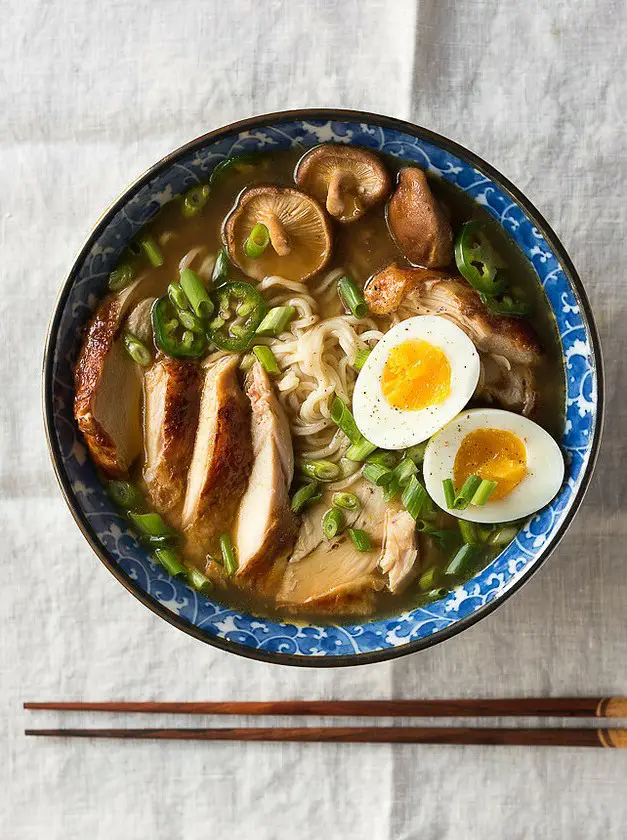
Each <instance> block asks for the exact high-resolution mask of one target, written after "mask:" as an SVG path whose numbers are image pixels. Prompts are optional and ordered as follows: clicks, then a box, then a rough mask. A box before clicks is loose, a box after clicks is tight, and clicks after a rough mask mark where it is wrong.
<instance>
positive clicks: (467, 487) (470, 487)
mask: <svg viewBox="0 0 627 840" xmlns="http://www.w3.org/2000/svg"><path fill="white" fill-rule="evenodd" d="M480 484H481V479H480V478H479V476H478V475H474V474H473V475H469V476H468V478H467V479H466V481H464V483H463V485H462V489H461V490H460V491H459V493H458V494H457V495H456V496H455V500H454V502H453V508H454V509H455V510H466V508H467V507H468V505H469V504H470V500H471V499H472V497H473V496H474V495H475V492H476V491H477V490H478V488H479V485H480Z"/></svg>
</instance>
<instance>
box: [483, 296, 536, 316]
mask: <svg viewBox="0 0 627 840" xmlns="http://www.w3.org/2000/svg"><path fill="white" fill-rule="evenodd" d="M481 300H482V301H483V302H484V303H485V305H486V306H487V308H488V309H489V310H490V312H494V313H495V315H507V316H509V317H512V318H522V317H523V316H524V315H529V313H530V312H531V306H530V305H529V304H528V303H527V301H525V300H520V299H516V298H514V297H513V296H512V295H511V294H509V293H507V294H500V295H494V296H492V295H486V294H482V295H481Z"/></svg>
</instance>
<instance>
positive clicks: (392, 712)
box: [24, 697, 627, 749]
mask: <svg viewBox="0 0 627 840" xmlns="http://www.w3.org/2000/svg"><path fill="white" fill-rule="evenodd" d="M24 708H25V709H29V710H35V709H36V710H42V711H43V710H45V711H64V712H113V713H115V712H127V713H143V714H146V713H147V714H186V715H252V716H272V715H291V716H316V717H344V716H352V717H407V718H409V717H453V718H459V717H563V718H581V717H584V718H592V717H593V718H601V719H616V718H627V697H555V698H533V697H529V698H512V699H489V700H471V699H469V700H464V699H460V700H292V701H284V700H282V701H274V702H272V701H270V702H198V703H152V702H102V703H57V702H50V703H24ZM25 734H26V735H40V736H58V737H66V738H129V739H142V740H146V739H156V740H164V741H293V742H305V743H312V742H336V743H371V744H374V743H378V744H494V745H503V746H552V747H613V748H619V749H627V729H619V728H600V727H598V728H587V729H583V728H572V727H568V728H551V729H549V728H520V729H514V728H474V727H473V728H468V727H464V728H460V727H450V726H449V727H417V726H333V727H330V726H323V727H302V726H300V727H272V728H270V727H248V728H241V727H240V728H224V727H221V728H210V729H205V728H203V729H191V728H186V729H27V730H25Z"/></svg>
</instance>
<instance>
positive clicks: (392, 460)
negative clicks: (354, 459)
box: [366, 449, 398, 470]
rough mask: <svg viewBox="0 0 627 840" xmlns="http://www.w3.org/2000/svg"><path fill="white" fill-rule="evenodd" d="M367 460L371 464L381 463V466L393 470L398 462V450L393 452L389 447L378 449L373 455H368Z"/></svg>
mask: <svg viewBox="0 0 627 840" xmlns="http://www.w3.org/2000/svg"><path fill="white" fill-rule="evenodd" d="M366 461H367V462H368V463H369V464H379V466H380V467H385V468H386V469H387V470H393V469H394V467H395V466H396V465H397V464H398V452H392V451H390V450H388V449H377V450H375V451H374V452H373V453H372V455H368V457H367V458H366Z"/></svg>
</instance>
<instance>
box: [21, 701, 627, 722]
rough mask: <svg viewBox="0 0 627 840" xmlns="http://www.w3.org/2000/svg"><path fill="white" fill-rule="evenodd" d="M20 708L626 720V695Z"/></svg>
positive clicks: (33, 705) (65, 704)
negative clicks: (623, 718)
mask: <svg viewBox="0 0 627 840" xmlns="http://www.w3.org/2000/svg"><path fill="white" fill-rule="evenodd" d="M24 708H25V709H41V710H47V711H62V712H143V713H148V714H185V715H290V716H292V715H299V716H300V715H315V716H319V717H342V716H351V717H512V716H518V717H597V718H621V717H626V718H627V697H520V698H504V699H486V700H477V699H467V700H466V699H458V700H277V701H269V702H240V701H234V702H229V701H226V702H196V703H152V702H116V701H111V702H98V703H80V702H79V703H72V702H69V703H68V702H45V703H35V702H31V703H24Z"/></svg>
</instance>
